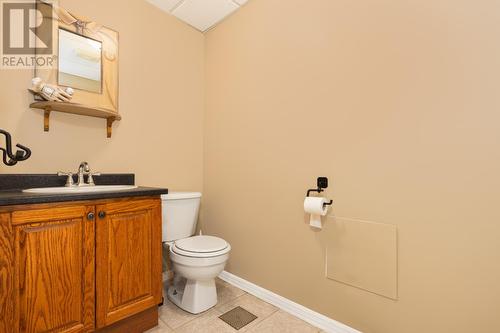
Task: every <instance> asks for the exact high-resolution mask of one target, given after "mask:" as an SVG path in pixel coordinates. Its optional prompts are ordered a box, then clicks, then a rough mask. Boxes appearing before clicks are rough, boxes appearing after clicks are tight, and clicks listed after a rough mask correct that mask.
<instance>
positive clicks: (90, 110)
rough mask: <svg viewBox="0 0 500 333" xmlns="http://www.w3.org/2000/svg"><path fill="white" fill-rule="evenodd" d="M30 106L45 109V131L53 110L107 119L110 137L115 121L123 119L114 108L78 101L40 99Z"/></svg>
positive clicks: (107, 130)
mask: <svg viewBox="0 0 500 333" xmlns="http://www.w3.org/2000/svg"><path fill="white" fill-rule="evenodd" d="M30 107H31V108H34V109H41V110H44V120H43V130H44V131H45V132H48V131H49V118H50V113H51V112H52V111H56V112H64V113H71V114H78V115H81V116H88V117H97V118H104V119H106V132H107V136H108V138H110V137H111V134H112V131H113V122H114V121H117V120H121V119H122V117H121V116H120V115H119V114H118V113H116V112H114V111H112V110H109V109H104V108H98V107H91V106H87V105H83V104H77V103H63V102H49V101H40V102H34V103H31V104H30Z"/></svg>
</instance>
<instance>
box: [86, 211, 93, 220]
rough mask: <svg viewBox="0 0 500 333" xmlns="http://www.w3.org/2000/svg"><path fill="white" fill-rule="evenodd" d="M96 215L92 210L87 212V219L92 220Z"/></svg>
mask: <svg viewBox="0 0 500 333" xmlns="http://www.w3.org/2000/svg"><path fill="white" fill-rule="evenodd" d="M94 217H95V215H94V213H92V212H90V213H88V214H87V219H89V220H90V221H92V220H93V219H94Z"/></svg>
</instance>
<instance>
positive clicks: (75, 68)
mask: <svg viewBox="0 0 500 333" xmlns="http://www.w3.org/2000/svg"><path fill="white" fill-rule="evenodd" d="M101 55H102V43H101V42H99V41H97V40H94V39H91V38H88V37H85V36H81V35H78V34H76V33H73V32H69V31H67V30H64V29H59V71H58V83H59V85H61V86H68V87H72V88H75V89H81V90H87V91H91V92H95V93H101V89H102V60H101Z"/></svg>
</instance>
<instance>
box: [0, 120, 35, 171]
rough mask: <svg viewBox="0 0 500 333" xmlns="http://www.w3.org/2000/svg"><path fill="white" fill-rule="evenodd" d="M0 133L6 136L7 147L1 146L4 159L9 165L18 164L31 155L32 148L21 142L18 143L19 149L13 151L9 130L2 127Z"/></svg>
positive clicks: (0, 149)
mask: <svg viewBox="0 0 500 333" xmlns="http://www.w3.org/2000/svg"><path fill="white" fill-rule="evenodd" d="M0 134H3V135H4V136H5V148H0V151H2V161H3V163H4V164H5V165H7V166H13V165H16V164H17V162H21V161H25V160H27V159H28V158H30V157H31V149H29V148H28V147H26V146H23V145H21V144H16V147H17V148H19V149H20V150H17V151H16V152H15V153H13V152H12V137H11V135H10V133H9V132H7V131H4V130H2V129H0Z"/></svg>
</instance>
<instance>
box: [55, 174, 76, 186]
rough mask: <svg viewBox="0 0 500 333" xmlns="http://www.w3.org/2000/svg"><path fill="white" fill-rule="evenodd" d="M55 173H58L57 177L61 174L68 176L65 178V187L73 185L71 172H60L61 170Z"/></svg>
mask: <svg viewBox="0 0 500 333" xmlns="http://www.w3.org/2000/svg"><path fill="white" fill-rule="evenodd" d="M57 175H58V176H59V177H61V176H66V177H68V178H67V179H66V187H70V186H73V185H74V182H73V173H72V172H62V171H59V172H58V173H57Z"/></svg>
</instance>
